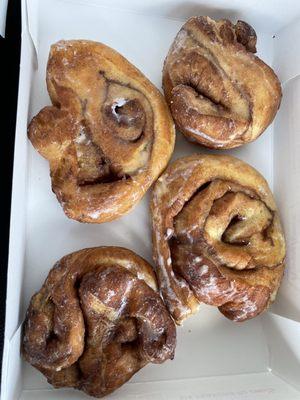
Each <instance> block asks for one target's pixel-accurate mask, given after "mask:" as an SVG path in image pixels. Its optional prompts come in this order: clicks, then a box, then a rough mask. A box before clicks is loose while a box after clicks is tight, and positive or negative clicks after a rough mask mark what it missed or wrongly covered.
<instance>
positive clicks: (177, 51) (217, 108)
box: [163, 17, 281, 148]
mask: <svg viewBox="0 0 300 400" xmlns="http://www.w3.org/2000/svg"><path fill="white" fill-rule="evenodd" d="M255 46H256V33H255V31H254V29H253V28H252V27H251V26H250V25H248V24H247V23H246V22H243V21H238V22H237V24H236V25H233V24H232V23H231V22H230V21H228V20H226V19H222V20H219V21H214V20H212V19H211V18H209V17H192V18H190V19H189V20H188V21H187V22H186V23H185V24H184V26H183V27H182V28H181V30H180V31H179V33H178V34H177V36H176V38H175V40H174V42H173V44H172V46H171V48H170V51H169V53H168V55H167V58H166V60H165V64H164V70H163V87H164V92H165V95H166V99H167V102H168V104H169V106H170V109H171V112H172V115H173V118H174V120H175V122H176V125H177V127H178V129H179V130H180V131H181V132H182V133H183V134H184V135H185V136H186V137H187V138H188V139H190V140H192V141H195V142H197V143H199V144H201V145H203V146H206V147H211V148H232V147H237V146H241V145H243V144H244V143H247V142H251V141H253V140H254V139H256V138H257V137H258V136H259V135H260V134H261V133H262V132H263V131H264V130H265V129H266V128H267V126H268V125H269V124H270V123H271V122H272V120H273V119H274V117H275V114H276V112H277V110H278V107H279V105H280V100H281V87H280V83H279V80H278V78H277V76H276V75H275V73H274V71H273V70H272V69H271V68H270V67H269V66H268V65H266V64H265V63H264V62H263V61H262V60H260V59H259V58H258V57H257V56H255V55H254V54H253V53H255V52H256V47H255Z"/></svg>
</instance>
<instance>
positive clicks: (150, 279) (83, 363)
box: [23, 247, 176, 397]
mask: <svg viewBox="0 0 300 400" xmlns="http://www.w3.org/2000/svg"><path fill="white" fill-rule="evenodd" d="M156 290H157V288H156V279H155V275H154V273H153V270H152V268H151V266H150V265H149V264H148V263H147V262H146V261H144V260H143V259H142V258H141V257H139V256H137V255H136V254H135V253H133V252H131V251H129V250H127V249H123V248H118V247H98V248H90V249H85V250H81V251H78V252H75V253H72V254H69V255H67V256H65V257H63V258H62V259H61V260H60V261H59V262H58V263H57V264H56V265H55V266H54V268H53V269H52V270H51V271H50V273H49V275H48V277H47V279H46V281H45V283H44V285H43V286H42V288H41V290H40V291H39V292H38V293H36V294H35V295H34V296H33V297H32V299H31V302H30V306H29V308H28V311H27V316H26V321H25V324H24V339H23V353H24V356H25V358H26V360H27V361H29V362H30V363H31V364H32V365H33V366H35V367H36V368H37V369H39V370H40V371H41V372H42V373H43V374H44V375H45V376H46V377H47V379H48V381H49V382H50V383H51V384H52V385H54V386H55V387H65V386H68V387H74V388H76V389H80V390H83V391H84V392H86V393H87V394H90V395H92V396H95V397H102V396H104V395H106V394H108V393H111V392H112V391H114V390H115V389H117V388H118V387H120V386H121V385H122V384H123V383H125V382H126V381H127V380H128V379H130V378H131V376H132V375H133V374H134V373H135V372H137V371H138V370H139V369H140V368H142V367H144V366H145V365H146V364H147V363H149V362H152V363H162V362H164V361H165V360H167V359H172V358H173V356H174V349H175V344H176V330H175V325H174V322H173V321H172V319H171V317H170V315H169V313H168V311H167V310H166V308H165V305H164V303H163V301H162V300H161V298H160V297H159V295H158V293H157V291H156Z"/></svg>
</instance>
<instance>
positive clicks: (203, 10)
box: [2, 0, 300, 400]
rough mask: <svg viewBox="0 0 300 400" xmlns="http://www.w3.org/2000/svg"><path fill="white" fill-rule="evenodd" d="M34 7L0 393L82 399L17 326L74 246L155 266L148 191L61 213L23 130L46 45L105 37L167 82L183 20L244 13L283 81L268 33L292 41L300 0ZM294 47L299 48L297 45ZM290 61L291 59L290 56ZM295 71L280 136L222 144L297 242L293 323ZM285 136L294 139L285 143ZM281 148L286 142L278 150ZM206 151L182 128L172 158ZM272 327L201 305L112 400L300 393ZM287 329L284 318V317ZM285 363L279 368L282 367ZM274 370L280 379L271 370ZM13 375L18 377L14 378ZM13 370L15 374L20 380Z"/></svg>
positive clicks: (25, 49)
mask: <svg viewBox="0 0 300 400" xmlns="http://www.w3.org/2000/svg"><path fill="white" fill-rule="evenodd" d="M27 4H28V9H26V7H25V6H26V2H25V0H23V4H22V7H23V41H22V63H21V76H20V92H19V93H20V96H19V108H18V126H17V137H16V153H15V174H14V188H13V207H12V228H11V247H10V250H11V251H10V262H9V281H8V303H7V315H8V316H9V318H7V320H8V321H7V325H6V343H5V357H4V360H3V371H4V374H3V379H2V396H3V397H2V398H3V400H16V399H18V398H19V393H22V395H21V399H23V400H25V399H26V400H27V399H32V400H34V399H41V400H42V399H45V400H46V399H47V400H50V399H51V400H54V399H62V398H64V399H68V398H72V399H83V398H87V397H86V396H84V395H83V394H80V393H78V392H75V391H72V390H71V391H61V390H58V391H54V390H53V389H52V388H51V387H50V385H48V384H47V382H46V380H45V378H44V377H43V376H42V375H41V374H40V373H38V372H37V371H36V370H35V369H34V368H32V367H31V366H30V365H28V364H26V363H24V362H23V361H21V359H20V355H19V352H18V351H16V350H15V349H16V348H17V347H18V342H19V340H20V335H19V332H20V330H18V328H19V326H20V324H21V322H22V320H23V318H24V315H25V311H26V308H27V306H28V302H29V299H30V297H31V296H32V294H33V293H34V292H35V291H36V290H38V289H39V288H40V286H41V284H42V283H43V281H44V279H45V278H46V276H47V273H48V271H49V269H50V268H51V267H52V266H53V264H54V263H55V262H56V261H57V260H58V259H59V258H61V257H62V256H63V255H65V254H67V253H69V252H71V251H74V250H78V249H80V248H84V247H90V246H99V245H120V246H124V247H128V248H130V249H132V250H134V251H136V252H137V253H138V254H140V255H141V256H143V257H145V258H146V259H147V260H148V261H150V262H152V259H151V240H150V227H149V215H148V195H146V196H145V198H144V199H143V201H142V202H141V203H140V204H139V205H138V206H137V207H136V208H135V209H134V210H133V211H132V212H131V213H130V214H129V215H127V216H125V217H123V218H121V219H120V220H118V221H114V222H111V223H107V224H102V225H88V224H80V223H78V222H75V221H72V220H69V219H67V217H66V216H65V215H64V213H63V211H62V209H61V207H60V205H59V203H58V202H57V200H56V198H55V195H54V194H53V193H52V192H51V188H50V177H49V167H48V163H47V161H45V160H44V159H42V158H41V157H40V156H39V155H38V153H37V152H36V151H35V150H34V149H33V147H32V146H31V144H30V143H29V142H28V140H27V137H26V129H27V124H28V121H29V120H30V119H31V117H32V116H33V115H34V114H36V113H37V112H38V111H39V110H40V109H41V108H42V107H43V106H45V105H48V104H50V101H49V97H48V94H47V91H46V85H45V72H46V62H47V58H48V53H49V47H50V45H51V44H52V43H54V42H56V41H58V40H60V39H91V40H96V41H101V42H103V43H105V44H107V45H109V46H111V47H113V48H115V49H116V50H118V51H119V52H120V53H121V54H123V55H124V56H125V57H126V58H128V60H129V61H131V62H132V63H134V64H135V65H136V66H137V67H138V68H140V69H141V71H143V73H144V74H145V75H146V76H147V77H148V78H149V79H150V80H151V81H152V82H153V83H154V84H155V85H156V86H157V87H159V88H160V87H161V70H162V65H163V60H164V58H165V55H166V53H167V51H168V48H169V46H170V44H171V42H172V40H173V38H174V36H175V35H176V33H177V31H178V30H179V28H180V27H181V26H182V24H183V22H184V19H185V18H186V17H187V16H191V15H194V14H195V13H198V14H208V15H210V16H213V17H221V16H225V17H231V18H232V20H233V21H234V20H236V18H244V19H245V20H246V21H248V22H250V23H252V24H253V26H254V27H255V29H256V32H257V35H258V55H259V56H260V57H261V58H262V59H263V60H264V61H266V62H267V63H269V64H272V63H273V62H274V63H275V65H277V68H278V69H276V72H278V73H279V76H281V75H280V74H282V77H283V79H287V80H288V79H289V78H290V77H291V76H294V74H295V72H294V71H295V70H293V71H292V72H284V65H285V63H283V62H282V61H280V62H279V61H276V60H277V58H276V57H278V56H279V55H280V54H281V53H280V51H279V50H278V49H277V47H276V46H277V44H278V43H280V45H282V44H283V42H281V41H280V36H277V33H276V35H275V38H273V35H274V29H276V30H278V32H279V33H278V35H279V34H280V32H281V31H282V32H284V35H285V37H286V38H288V37H289V34H288V30H287V28H286V26H287V25H288V24H290V23H291V26H294V25H293V24H292V21H293V20H294V19H295V17H296V16H297V12H298V15H300V7H299V6H298V2H296V1H294V2H293V1H292V0H288V1H287V2H285V5H284V6H283V4H282V2H279V1H275V2H271V0H270V1H266V2H264V3H263V5H261V6H260V7H259V10H258V7H257V6H256V2H255V1H245V2H243V4H242V3H241V2H238V1H233V2H231V3H230V9H229V8H228V2H225V1H211V2H210V6H209V7H208V6H203V5H200V4H197V2H195V3H192V2H187V3H186V2H184V3H183V2H180V1H170V0H155V1H150V0H149V1H143V2H138V1H137V0H131V1H129V0H128V2H126V4H125V3H124V2H121V1H118V0H112V1H106V0H103V1H101V0H94V1H83V0H82V1H69V0H43V1H41V0H40V1H39V0H28V1H27ZM271 4H272V7H271ZM276 7H277V8H276ZM292 7H293V10H292ZM198 10H199V11H198ZM247 16H248V17H249V18H247ZM293 29H295V28H293ZM276 32H277V31H276ZM293 32H294V31H293ZM278 37H279V39H278ZM293 46H294V48H295V51H294V53H296V44H293ZM290 57H291V62H292V53H291V54H290ZM295 79H296V80H295V82H294V83H295V84H291V85H290V86H289V82H287V84H286V85H284V95H285V98H284V101H283V104H282V108H281V110H280V111H279V113H278V115H277V117H276V124H275V132H274V127H273V126H271V127H269V128H268V129H267V131H266V132H265V133H264V134H263V135H262V136H261V137H260V138H259V139H258V140H257V141H255V142H254V143H251V144H248V145H246V146H244V147H242V148H240V149H236V150H232V151H223V152H224V153H229V154H232V155H235V156H237V157H239V158H241V159H243V160H245V161H246V162H248V163H250V164H251V165H253V166H254V167H255V168H257V169H258V170H259V171H260V172H261V173H262V174H263V175H264V176H265V177H266V179H267V180H268V182H269V184H270V186H271V187H272V188H273V187H274V189H275V195H276V200H277V201H278V203H279V206H280V210H281V215H282V216H283V218H284V224H285V227H286V232H287V236H288V239H290V243H291V245H290V246H291V248H295V251H291V252H290V254H291V257H292V259H291V258H289V266H288V268H289V269H288V273H287V274H286V276H285V279H284V282H283V288H284V287H285V286H286V285H288V288H287V289H286V290H285V289H283V290H282V293H281V294H280V297H279V301H278V302H277V303H276V305H275V307H274V312H278V313H280V314H281V315H284V316H288V317H290V318H291V317H292V318H294V319H297V316H299V310H298V309H297V308H296V303H297V302H296V301H295V302H294V303H295V304H294V308H293V307H290V306H289V301H290V300H291V299H289V293H290V292H289V291H290V289H289V285H290V283H289V282H294V283H295V279H294V277H295V276H298V270H299V268H298V265H299V263H298V265H297V262H296V261H297V258H295V257H296V256H295V254H299V247H300V246H299V243H298V242H297V240H296V239H294V240H295V242H293V241H292V238H293V237H294V233H295V234H296V233H297V231H296V229H299V228H295V226H294V224H292V223H291V222H292V221H293V220H295V219H296V220H297V218H299V210H297V207H296V205H295V207H294V210H295V211H294V214H291V211H290V210H291V207H290V204H292V199H293V195H294V194H299V193H300V191H299V187H298V186H296V188H295V192H291V194H290V195H286V193H287V191H288V188H290V180H289V179H286V176H287V174H288V175H289V176H290V174H292V175H293V174H294V175H293V176H295V177H296V176H299V174H300V165H299V163H297V157H296V154H297V152H296V149H297V147H296V143H299V139H298V142H297V137H296V136H297V129H298V127H299V124H300V122H299V112H297V107H298V106H297V105H296V102H297V96H298V95H299V93H300V92H299V91H298V81H297V78H295ZM299 90H300V85H299ZM297 104H299V102H298V103H297ZM298 108H299V107H298ZM286 126H288V127H289V129H288V130H286ZM284 132H288V139H287V136H283V134H284ZM299 137H300V136H299V135H298V138H299ZM287 142H288V143H289V144H288V146H287V147H285V146H286V143H287ZM283 148H286V150H285V151H282V149H283ZM203 151H204V150H203V149H202V148H201V147H197V146H195V145H192V144H189V143H188V142H186V141H185V139H184V138H183V137H182V135H180V134H178V135H177V143H176V150H175V153H174V155H173V159H176V158H178V157H179V156H182V155H186V154H191V153H196V152H203ZM217 152H220V151H217ZM298 154H299V151H298ZM283 166H284V168H283ZM292 168H294V172H292V171H293V169H292ZM281 187H283V189H281ZM297 188H298V189H297ZM289 196H290V197H289ZM296 198H297V197H296ZM295 201H296V200H295ZM295 204H296V203H295ZM298 204H299V202H298ZM299 226H300V225H299V224H298V227H299ZM298 236H299V235H298ZM292 243H295V244H292ZM293 246H294V247H293ZM297 252H298V253H297ZM293 257H294V260H293ZM289 276H290V278H291V279H290V278H289ZM287 298H288V301H287ZM298 304H299V302H298ZM291 310H293V311H291ZM289 314H290V315H289ZM278 318H280V317H278ZM284 320H285V319H284ZM287 321H288V320H287ZM295 323H296V322H295ZM281 324H282V321H281ZM273 326H274V321H273V320H272V317H271V316H270V318H269V316H268V314H267V316H263V317H258V318H256V319H254V320H251V321H249V322H246V323H243V324H235V323H232V322H230V321H228V320H227V319H225V318H224V317H223V316H222V315H221V314H220V313H219V312H218V310H217V309H215V308H213V307H209V306H204V305H201V307H200V310H199V313H198V314H197V315H195V316H194V317H192V318H190V319H189V320H188V321H186V322H185V324H184V326H183V328H178V330H177V332H178V345H177V351H176V357H175V360H174V361H169V362H166V363H165V364H163V365H160V366H157V365H149V366H147V367H146V368H144V369H143V370H142V371H140V372H139V373H138V374H136V375H135V376H134V377H133V379H132V380H131V383H128V384H126V385H124V386H123V387H122V388H121V389H120V390H119V391H117V392H116V393H115V394H114V395H112V396H111V398H113V399H139V398H140V399H142V398H143V399H150V398H151V399H157V400H162V399H171V398H172V399H178V400H194V399H195V400H196V399H197V400H198V399H208V398H217V399H222V400H223V399H224V400H227V399H241V400H243V399H245V400H250V399H251V400H252V399H253V400H254V399H255V400H256V399H260V398H266V399H272V400H275V399H276V400H277V399H278V400H279V399H280V400H281V399H284V400H289V399H291V400H292V399H300V392H298V391H297V390H296V389H294V388H293V385H295V371H294V370H295V368H296V367H298V366H299V364H300V362H299V358H298V356H297V357H296V360H294V363H293V364H291V367H289V365H290V364H289V359H288V356H287V357H286V358H285V354H284V352H282V353H280V352H278V346H280V343H285V339H284V338H283V337H282V335H281V334H280V329H281V328H282V326H281V325H280V329H279V325H276V329H275V328H274V329H275V330H276V331H278V332H279V333H278V335H276V336H274V340H273V338H272V339H271V335H272V331H273V330H272V327H273ZM286 326H287V327H288V326H289V325H288V323H287V324H286ZM275 338H276V340H275ZM12 343H13V346H12ZM293 346H296V340H295V335H292V336H291V337H290V338H289V348H290V349H291V352H292V353H293ZM13 349H14V350H13ZM295 349H296V347H295ZM295 351H296V350H295ZM279 360H280V361H281V364H282V366H283V367H282V368H279V367H278V363H279ZM297 360H298V361H297ZM273 366H274V369H276V373H277V374H278V375H279V377H277V376H275V375H273V374H272V373H271V372H270V369H272V368H273ZM289 368H290V369H289ZM291 369H293V371H291ZM16 371H19V373H18V374H16ZM241 374H242V375H241ZM16 376H19V378H18V379H16ZM285 379H286V382H285ZM299 390H300V389H299ZM283 394H285V395H284V397H282V396H283ZM280 396H281V397H280Z"/></svg>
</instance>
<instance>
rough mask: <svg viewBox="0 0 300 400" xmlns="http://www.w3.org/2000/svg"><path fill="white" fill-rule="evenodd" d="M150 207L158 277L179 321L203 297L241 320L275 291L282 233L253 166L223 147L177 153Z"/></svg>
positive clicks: (281, 262) (257, 310) (281, 257)
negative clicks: (211, 151)
mask: <svg viewBox="0 0 300 400" xmlns="http://www.w3.org/2000/svg"><path fill="white" fill-rule="evenodd" d="M151 211H152V218H153V253H154V259H155V263H156V272H157V277H158V281H159V285H160V289H161V292H162V295H163V298H164V300H165V302H166V304H167V306H168V308H169V311H170V313H171V314H172V316H173V318H174V319H175V320H176V322H177V323H180V322H181V321H182V320H183V319H184V318H186V317H187V316H188V315H189V314H191V313H194V312H195V311H196V310H197V308H198V305H199V303H201V302H204V303H206V304H211V305H214V306H217V307H219V310H220V311H221V312H222V313H223V314H224V315H225V316H226V317H228V318H230V319H232V320H234V321H244V320H246V319H249V318H253V317H255V316H256V315H258V314H259V313H261V312H262V311H263V310H265V309H266V308H267V307H268V306H269V304H270V303H271V302H272V301H273V300H274V299H275V296H276V292H277V290H278V287H279V284H280V281H281V277H282V274H283V270H284V258H285V240H284V236H283V232H282V228H281V225H280V221H279V217H278V212H277V209H276V205H275V202H274V198H273V195H272V193H271V191H270V189H269V187H268V184H267V182H266V181H265V179H264V178H263V177H262V176H261V175H260V174H259V173H258V172H257V171H256V170H255V169H254V168H252V167H250V166H249V165H248V164H246V163H244V162H242V161H240V160H238V159H237V158H234V157H230V156H223V155H222V156H221V155H220V156H217V155H193V156H189V157H184V158H181V159H179V160H177V161H175V162H174V163H173V164H171V165H170V166H169V167H168V168H167V170H166V172H165V173H164V174H163V175H162V176H161V177H160V178H159V179H158V181H157V182H156V184H155V187H154V190H153V195H152V201H151Z"/></svg>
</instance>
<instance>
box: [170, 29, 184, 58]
mask: <svg viewBox="0 0 300 400" xmlns="http://www.w3.org/2000/svg"><path fill="white" fill-rule="evenodd" d="M187 37H188V34H187V31H185V30H184V29H182V30H181V31H179V32H178V34H177V36H176V38H175V40H174V44H173V46H172V51H171V52H172V53H178V52H179V51H180V50H181V49H182V48H184V47H185V41H186V39H187Z"/></svg>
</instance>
